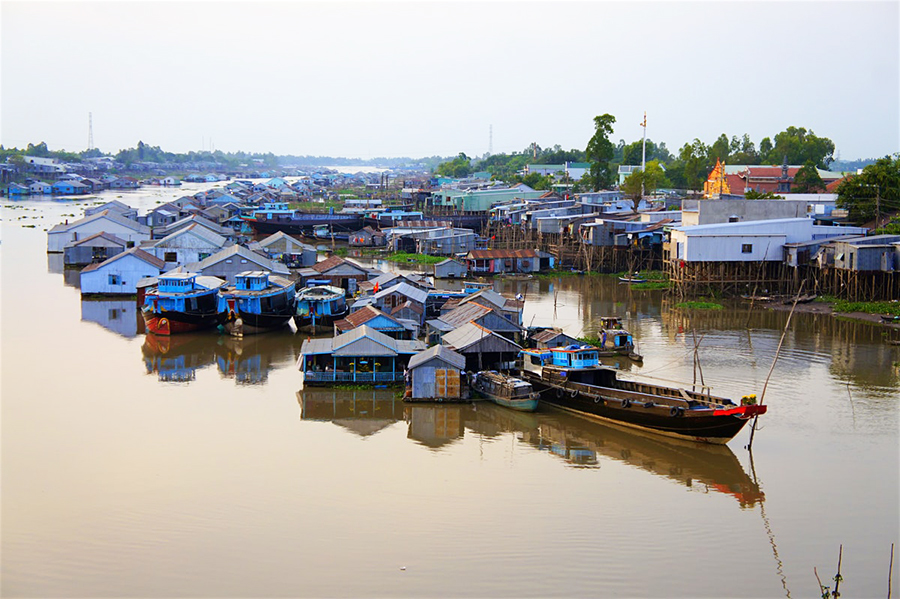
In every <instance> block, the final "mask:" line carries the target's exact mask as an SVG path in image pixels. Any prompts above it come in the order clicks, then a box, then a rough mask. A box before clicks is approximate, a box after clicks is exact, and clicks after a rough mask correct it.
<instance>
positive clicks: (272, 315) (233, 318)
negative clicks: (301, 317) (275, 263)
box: [218, 271, 295, 337]
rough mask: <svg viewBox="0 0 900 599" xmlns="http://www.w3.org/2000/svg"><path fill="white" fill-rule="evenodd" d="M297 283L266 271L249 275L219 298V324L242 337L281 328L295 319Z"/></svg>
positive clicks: (240, 277)
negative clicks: (295, 289)
mask: <svg viewBox="0 0 900 599" xmlns="http://www.w3.org/2000/svg"><path fill="white" fill-rule="evenodd" d="M294 287H295V283H294V282H293V281H290V280H288V279H285V278H284V277H279V276H277V275H272V274H271V273H268V272H265V271H245V272H242V273H239V274H238V275H236V276H235V283H234V285H230V286H227V287H224V288H222V289H221V290H220V291H219V298H218V312H219V316H218V321H219V324H220V325H222V327H223V328H224V329H225V330H226V331H227V332H228V333H230V334H231V335H234V336H236V337H240V336H242V335H249V334H254V333H262V332H265V331H271V330H274V329H278V328H281V327H283V326H285V325H287V324H288V322H290V320H291V318H293V316H294V313H295V310H294Z"/></svg>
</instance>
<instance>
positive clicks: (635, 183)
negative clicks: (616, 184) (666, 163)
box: [622, 160, 670, 211]
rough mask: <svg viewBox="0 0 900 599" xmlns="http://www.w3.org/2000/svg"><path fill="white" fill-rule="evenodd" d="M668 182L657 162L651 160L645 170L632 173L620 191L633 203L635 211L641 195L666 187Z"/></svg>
mask: <svg viewBox="0 0 900 599" xmlns="http://www.w3.org/2000/svg"><path fill="white" fill-rule="evenodd" d="M669 184H670V183H669V180H668V179H667V178H666V172H665V171H664V170H663V168H662V166H661V165H660V163H659V160H651V161H650V162H648V163H647V165H646V170H645V171H642V170H640V169H638V170H636V171H634V172H633V173H631V174H630V175H628V177H627V178H626V179H625V182H624V183H623V184H622V191H623V192H624V193H625V195H626V196H628V197H629V198H631V200H632V202H634V208H633V210H635V211H637V208H638V202H640V201H641V193H642V192H643V193H645V194H648V195H649V194H652V193H654V192H655V191H656V190H657V189H659V188H660V187H666V186H668V185H669Z"/></svg>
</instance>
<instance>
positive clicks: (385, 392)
mask: <svg viewBox="0 0 900 599" xmlns="http://www.w3.org/2000/svg"><path fill="white" fill-rule="evenodd" d="M297 403H299V404H300V418H301V419H302V420H320V421H328V422H333V423H334V424H336V425H338V426H340V427H343V428H345V429H347V430H348V431H350V432H352V433H354V434H356V435H359V436H360V437H368V436H370V435H374V434H375V433H377V432H378V431H380V430H382V429H384V428H386V427H388V426H390V425H392V424H394V423H395V422H399V421H401V420H404V419H405V416H404V408H405V407H406V405H405V404H404V403H403V400H402V399H401V398H400V397H399V396H398V394H397V393H396V392H395V391H393V390H392V389H366V390H363V389H353V390H343V389H323V388H319V387H309V388H306V389H303V390H302V391H297Z"/></svg>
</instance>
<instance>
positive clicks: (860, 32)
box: [0, 0, 900, 159]
mask: <svg viewBox="0 0 900 599" xmlns="http://www.w3.org/2000/svg"><path fill="white" fill-rule="evenodd" d="M0 6H2V10H0V17H2V29H0V34H2V35H0V39H2V83H0V84H2V112H0V127H2V129H0V141H2V143H3V144H4V145H5V146H7V147H9V146H18V147H24V146H25V145H27V144H28V143H29V142H32V143H38V142H40V141H46V142H47V144H48V145H49V146H50V148H51V149H54V150H55V149H66V150H73V151H77V150H82V149H85V148H87V146H88V113H92V114H93V139H94V146H95V147H98V148H100V149H101V150H104V151H107V152H116V151H118V150H119V149H122V148H127V147H133V146H135V145H136V144H137V142H138V140H142V141H143V142H144V143H147V144H150V145H158V146H161V147H162V148H163V149H166V150H170V151H176V152H184V151H188V150H199V149H203V148H205V149H209V148H210V147H211V146H212V147H214V148H215V149H219V150H223V151H236V150H245V151H253V152H268V151H271V152H274V153H275V154H297V155H304V154H309V155H317V156H321V155H329V156H347V157H362V158H371V157H376V156H412V157H421V156H432V155H441V156H449V155H455V154H457V153H458V152H465V153H466V154H468V155H470V156H480V155H482V154H484V153H485V152H487V151H488V149H489V144H490V143H491V139H492V140H493V143H492V148H493V152H494V153H500V152H511V151H516V150H523V149H524V148H525V147H526V146H528V145H530V144H531V143H532V142H537V143H538V144H539V145H541V146H543V147H550V146H553V145H555V144H559V145H561V146H562V147H563V148H565V149H570V148H578V149H584V147H585V146H586V145H587V141H588V139H589V138H590V137H591V135H592V134H593V117H594V116H596V115H599V114H604V113H610V114H612V115H613V116H615V117H616V119H617V123H616V128H615V134H614V135H613V139H614V141H618V140H619V139H625V140H626V141H627V142H630V141H634V140H637V139H640V137H641V127H640V122H641V119H642V115H643V112H644V111H645V110H646V111H647V115H648V128H647V136H648V137H649V138H650V139H652V140H654V141H657V142H660V141H662V142H665V143H666V145H667V146H668V147H669V149H670V151H673V152H675V151H677V150H678V148H680V147H681V146H682V145H683V144H684V143H685V142H689V141H691V140H692V139H694V138H699V139H700V140H702V141H704V142H705V143H712V142H713V141H715V139H716V138H717V137H718V136H719V135H720V134H721V133H726V134H727V135H728V136H729V137H731V136H732V135H738V136H739V137H740V136H742V135H743V134H744V133H749V134H750V137H751V139H752V140H753V141H754V142H755V143H756V144H757V145H758V144H759V141H760V140H761V139H762V138H763V137H766V136H768V137H774V135H775V134H776V133H778V132H780V131H783V130H784V129H785V128H787V127H789V126H791V125H794V126H798V127H805V128H806V129H808V130H809V129H811V130H812V131H814V132H815V133H816V134H817V135H819V136H824V137H828V138H830V139H832V140H833V141H834V143H835V145H836V147H837V151H838V152H839V153H840V157H841V158H843V159H854V158H867V157H876V156H883V155H885V154H889V153H893V152H896V151H898V150H900V43H898V37H900V34H898V32H900V10H898V7H900V3H898V2H897V1H890V2H857V1H852V2H813V1H804V2H791V3H785V2H774V1H758V2H729V1H707V2H671V1H669V2H653V3H650V2H627V3H626V2H594V1H579V2H521V1H496V2H463V1H452V2H436V1H427V0H417V1H408V2H381V1H376V0H370V1H365V2H342V1H329V2H300V1H289V2H173V1H155V2H40V1H31V2H10V1H6V0H3V1H2V3H0ZM491 127H492V128H493V136H492V137H491V134H490V131H491Z"/></svg>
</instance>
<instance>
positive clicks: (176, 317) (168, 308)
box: [141, 272, 225, 335]
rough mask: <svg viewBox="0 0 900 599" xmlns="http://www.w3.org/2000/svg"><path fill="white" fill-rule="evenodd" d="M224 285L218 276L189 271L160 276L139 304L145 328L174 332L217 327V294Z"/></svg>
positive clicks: (163, 333)
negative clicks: (153, 287)
mask: <svg viewBox="0 0 900 599" xmlns="http://www.w3.org/2000/svg"><path fill="white" fill-rule="evenodd" d="M223 285H225V281H223V280H222V279H220V278H218V277H210V276H204V275H198V274H196V273H190V272H185V273H167V274H162V275H159V277H158V279H157V284H156V288H155V289H150V290H148V291H147V292H146V294H145V295H144V303H143V305H142V306H141V315H142V316H143V317H144V323H145V324H146V326H147V330H148V331H149V332H151V333H155V334H157V335H174V334H177V333H187V332H189V331H199V330H202V329H208V328H212V327H214V326H216V325H217V324H218V315H219V311H218V306H217V298H216V296H217V294H218V292H219V289H220V288H221V287H222V286H223Z"/></svg>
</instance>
